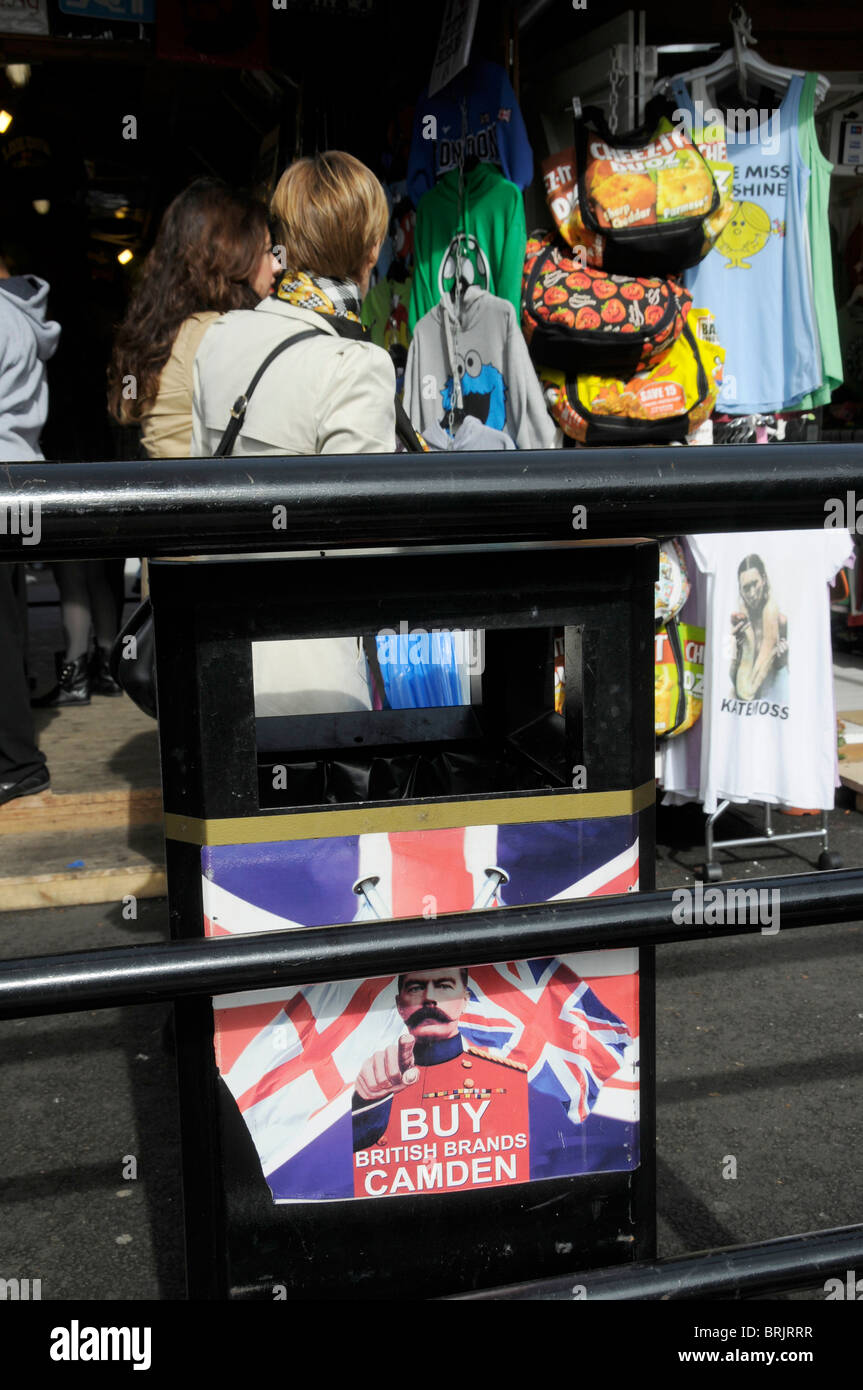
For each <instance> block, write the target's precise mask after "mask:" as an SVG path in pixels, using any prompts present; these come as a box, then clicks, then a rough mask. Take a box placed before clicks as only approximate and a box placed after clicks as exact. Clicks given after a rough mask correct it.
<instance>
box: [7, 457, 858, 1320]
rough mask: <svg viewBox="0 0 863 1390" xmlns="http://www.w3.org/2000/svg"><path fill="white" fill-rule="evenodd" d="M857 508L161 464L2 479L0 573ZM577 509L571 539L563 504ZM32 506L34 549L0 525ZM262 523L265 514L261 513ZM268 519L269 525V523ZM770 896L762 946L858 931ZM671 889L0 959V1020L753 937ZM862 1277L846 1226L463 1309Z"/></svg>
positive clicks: (576, 534) (545, 461)
mask: <svg viewBox="0 0 863 1390" xmlns="http://www.w3.org/2000/svg"><path fill="white" fill-rule="evenodd" d="M858 485H859V488H860V494H861V499H863V447H861V446H860V445H857V444H847V445H842V444H839V445H808V444H807V445H771V446H769V447H767V448H765V447H763V446H748V445H740V446H733V447H732V446H729V447H714V448H710V449H700V450H697V451H695V452H692V451H684V450H680V449H676V448H670V447H669V448H656V449H650V450H638V451H635V450H623V449H607V450H593V449H585V450H578V451H565V452H561V453H548V452H536V453H533V452H524V453H518V454H517V455H515V456H513V455H512V454H510V455H503V454H474V455H467V454H463V455H449V454H448V455H446V456H444V455H427V456H423V457H419V458H418V457H411V458H409V459H407V458H406V457H405V456H403V455H402V456H398V455H393V456H389V455H387V456H373V457H365V458H363V459H362V460H357V459H348V458H314V459H310V458H299V459H274V458H266V459H243V460H240V461H238V460H221V461H219V462H218V463H216V462H214V461H213V460H209V459H206V460H205V459H192V460H189V459H179V460H162V461H150V462H140V463H138V462H136V463H94V464H77V465H66V466H64V467H62V468H57V467H55V466H53V465H52V464H50V463H45V464H41V463H37V464H7V465H5V466H4V468H3V470H2V472H0V560H19V559H33V558H37V557H38V558H39V559H40V560H43V559H48V560H63V559H66V558H70V557H74V558H76V559H80V558H87V557H103V558H105V557H110V556H125V555H129V554H148V555H152V556H163V557H168V556H183V555H190V554H201V553H205V554H212V555H230V554H235V555H243V554H249V553H261V552H271V553H272V552H277V551H291V550H292V551H302V550H316V549H326V550H337V549H346V548H372V549H386V548H388V547H392V546H399V547H405V546H414V547H415V546H423V545H426V546H438V545H440V546H449V547H452V546H465V547H471V548H475V547H477V546H482V545H488V544H496V545H503V546H513V545H519V544H528V545H544V544H555V543H560V542H562V541H573V540H597V539H607V538H611V537H634V536H641V535H673V534H677V535H680V534H692V533H696V532H703V531H749V530H760V529H765V530H785V529H817V528H820V527H822V526H824V524H825V520H826V518H827V516H828V513H829V512H830V511H831V510H832V511H834V513H835V505H834V507H832V508H831V506H830V504H831V502H832V500H833V499H839V500H840V501H842V502H844V499H845V498H846V495H847V494H852V497H851V498H850V499H849V503H850V505H849V509H848V514H847V520H848V522H849V523H850V525H851V526H852V528H853V526H854V515H853V512H854V500H855V499H854V496H853V494H854V493H855V489H856V488H857V487H858ZM576 506H579V507H583V508H584V509H585V516H584V525H583V526H579V527H577V528H574V525H573V508H574V507H576ZM34 508H35V509H38V517H39V540H38V544H34V543H33V541H32V537H33V534H34V532H33V531H32V529H31V530H30V541H29V543H27V544H25V543H24V537H23V535H22V528H21V527H20V526H16V520H19V519H20V514H22V513H23V512H24V511H25V510H26V509H31V512H32V509H34ZM277 509H281V511H277ZM274 522H275V523H276V524H274ZM745 886H746V889H747V890H749V891H751V890H755V891H756V892H760V891H762V890H767V891H773V890H775V889H778V890H779V891H780V893H781V904H782V927H783V929H788V928H795V927H805V926H811V925H814V924H820V923H827V922H837V921H851V920H857V919H860V918H863V870H856V871H855V870H846V871H841V872H832V873H830V872H828V873H820V874H817V875H816V874H802V875H794V876H783V877H781V878H778V879H777V878H762V879H747V880H746V884H745ZM672 909H673V899H672V894H671V893H667V892H666V893H642V894H638V895H636V896H622V897H616V898H601V899H588V900H584V901H579V902H558V903H543V904H541V905H538V906H536V907H531V908H508V909H507V910H506V911H505V912H501V911H499V910H491V911H484V912H476V913H463V914H458V915H455V914H453V915H450V916H447V917H445V918H442V919H432V920H426V919H415V920H400V921H395V922H385V923H379V922H376V923H374V924H373V925H372V926H362V925H360V924H355V925H352V926H350V927H338V926H336V927H323V928H317V929H310V930H300V931H289V932H277V933H273V934H268V935H266V936H258V937H244V938H240V939H237V938H233V939H227V938H222V939H217V940H195V941H172V942H169V943H165V942H152V943H146V944H143V945H137V946H132V947H128V948H122V949H113V948H112V949H108V950H94V951H86V952H75V953H67V954H63V955H58V956H46V957H34V958H29V959H22V960H7V961H2V962H0V1017H2V1018H16V1017H25V1016H34V1015H41V1014H48V1013H58V1012H67V1011H74V1010H83V1009H93V1008H107V1007H113V1006H116V1005H118V1004H141V1003H157V1002H162V1001H164V1000H168V999H180V998H184V997H190V996H208V995H212V994H215V993H226V992H228V991H231V990H241V989H242V990H245V989H254V988H266V987H272V985H273V984H274V983H279V984H280V985H281V984H285V985H291V986H296V985H299V984H304V983H311V982H314V981H319V980H336V979H348V978H354V977H360V976H368V975H375V974H386V973H392V972H393V971H394V970H396V969H397V967H398V966H399V965H401V964H402V963H403V962H404V961H405V960H415V959H417V957H418V956H419V955H421V956H422V957H423V959H426V960H428V962H429V964H430V965H435V964H441V963H444V962H446V963H448V964H466V965H475V964H481V963H483V962H487V961H496V960H501V959H519V958H522V959H523V958H526V957H530V956H531V955H534V954H549V953H555V954H557V953H562V952H570V951H576V950H585V949H588V948H591V949H598V948H602V947H606V948H607V947H620V946H624V945H628V946H648V945H656V944H663V943H668V942H672V941H683V940H688V941H690V940H697V939H702V938H708V937H715V936H731V935H736V934H740V933H744V932H758V931H762V930H763V929H762V928H761V927H760V926H759V925H758V924H757V923H754V924H752V925H749V924H747V923H745V922H735V923H730V924H723V925H716V926H705V925H703V924H698V925H685V924H679V923H677V922H675V921H674V919H673V917H672ZM861 1260H863V1227H847V1228H842V1229H840V1230H836V1231H828V1232H816V1233H812V1234H809V1235H800V1236H792V1237H787V1238H784V1239H783V1240H780V1241H770V1242H766V1243H763V1244H758V1245H751V1246H745V1247H738V1248H736V1249H734V1250H726V1251H711V1252H707V1253H705V1254H702V1255H695V1256H688V1257H686V1258H685V1259H678V1260H672V1261H656V1262H651V1263H650V1264H638V1265H629V1266H625V1267H623V1268H620V1269H617V1268H615V1269H611V1270H607V1271H602V1270H593V1271H590V1272H589V1273H588V1274H585V1275H583V1276H579V1275H577V1274H575V1275H572V1276H567V1277H566V1278H565V1279H555V1280H546V1281H541V1282H537V1283H532V1284H527V1285H520V1286H517V1287H513V1288H509V1289H503V1290H494V1289H492V1290H486V1291H484V1292H482V1293H480V1294H471V1295H462V1296H463V1297H481V1298H488V1299H492V1298H500V1297H504V1298H516V1299H519V1298H547V1299H556V1298H571V1297H573V1293H572V1289H573V1286H574V1285H578V1284H585V1285H586V1286H587V1288H588V1293H587V1296H588V1297H598V1298H627V1299H633V1298H639V1299H640V1298H667V1297H678V1298H683V1297H704V1296H711V1295H712V1296H720V1297H721V1296H723V1295H726V1296H727V1295H729V1294H733V1295H735V1296H741V1295H744V1294H750V1295H752V1294H755V1293H769V1292H778V1291H781V1290H783V1289H789V1288H793V1287H807V1286H811V1285H812V1283H813V1274H817V1275H818V1276H819V1277H820V1278H823V1277H824V1276H825V1275H828V1274H831V1273H836V1272H840V1271H841V1270H843V1269H845V1268H847V1267H848V1266H849V1265H854V1264H855V1263H858V1262H860V1261H861Z"/></svg>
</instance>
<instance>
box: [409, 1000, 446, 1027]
mask: <svg viewBox="0 0 863 1390" xmlns="http://www.w3.org/2000/svg"><path fill="white" fill-rule="evenodd" d="M421 1023H452V1019H451V1018H448V1017H447V1015H446V1014H445V1013H444V1012H443V1010H442V1009H437V1008H435V1006H434V1004H422V1005H420V1007H419V1008H418V1009H417V1010H416V1012H415V1013H412V1014H411V1016H410V1018H409V1019H408V1020H407V1026H408V1028H418V1027H419V1025H420V1024H421Z"/></svg>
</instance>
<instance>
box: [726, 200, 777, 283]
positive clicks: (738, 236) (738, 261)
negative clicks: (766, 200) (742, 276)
mask: <svg viewBox="0 0 863 1390" xmlns="http://www.w3.org/2000/svg"><path fill="white" fill-rule="evenodd" d="M770 232H771V223H770V218H769V217H768V215H767V213H766V212H765V211H764V209H763V207H761V206H760V205H759V204H758V203H747V202H737V203H734V204H733V206H732V208H731V216H730V217H729V219H728V221H727V223H726V224H725V227H724V228H723V229H722V233H721V235H720V236H718V237H717V238H716V250H717V251H719V252H720V253H721V254H722V255H723V256H725V257H726V258H727V261H726V266H725V269H726V270H751V269H752V263H751V261H747V260H745V259H744V257H746V256H754V255H755V254H756V253H757V252H758V251H761V250H763V248H764V247H765V246H766V245H767V243H768V241H769V240H770Z"/></svg>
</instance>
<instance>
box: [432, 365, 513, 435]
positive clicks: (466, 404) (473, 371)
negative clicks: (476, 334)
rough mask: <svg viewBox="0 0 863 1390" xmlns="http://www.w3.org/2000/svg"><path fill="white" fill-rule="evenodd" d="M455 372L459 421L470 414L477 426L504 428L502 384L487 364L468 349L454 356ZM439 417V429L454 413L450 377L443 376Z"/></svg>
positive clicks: (495, 369) (495, 372) (504, 393)
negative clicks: (441, 415) (457, 387)
mask: <svg viewBox="0 0 863 1390" xmlns="http://www.w3.org/2000/svg"><path fill="white" fill-rule="evenodd" d="M456 371H457V372H458V378H459V383H460V385H461V399H462V406H461V418H462V419H463V418H464V416H466V415H473V416H474V417H475V418H476V419H477V420H479V422H480V424H483V425H488V426H489V427H490V428H491V429H493V430H502V429H505V428H506V382H505V381H504V379H503V375H502V373H501V372H500V371H499V370H498V368H497V367H495V366H494V365H493V364H492V363H491V362H483V360H482V358H481V357H480V355H479V353H478V352H477V351H476V348H468V350H467V352H465V353H464V355H463V356H462V354H461V353H458V354H457V356H456ZM441 401H442V404H443V412H444V413H443V418H442V419H441V422H440V423H441V427H442V428H443V429H446V428H447V426H448V424H449V417H450V412H455V413H456V414H458V412H457V410H456V406H455V392H454V386H453V378H452V377H451V376H450V377H447V380H446V382H445V383H444V388H443V390H442V391H441Z"/></svg>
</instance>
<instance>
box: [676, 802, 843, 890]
mask: <svg viewBox="0 0 863 1390" xmlns="http://www.w3.org/2000/svg"><path fill="white" fill-rule="evenodd" d="M739 804H741V803H738V802H731V801H721V802H720V803H719V805H718V806H717V808H716V810H715V811H713V812H711V813H710V815H708V817H707V821H706V822H705V826H704V863H703V864H702V865H700V866H699V868H698V870H697V877H698V878H701V879H704V880H705V882H707V883H718V882H719V881H720V879H721V878H722V865H721V864H720V863H719V861H718V860H717V859H716V858H715V851H716V850H717V849H739V848H742V847H743V846H753V847H754V846H759V845H760V846H762V847H763V846H764V845H771V844H780V843H782V842H784V841H786V840H823V842H824V847H823V849H822V850H821V853H820V854H819V856H818V867H819V869H841V868H842V858H841V856H840V855H838V854H836V853H835V852H834V851H833V850H831V849H830V844H829V836H830V831H829V827H828V824H827V812H826V811H822V812H821V813H820V817H821V825H820V827H819V829H818V830H788V831H784V832H782V833H777V831H775V830H774V829H773V807H772V806H771V805H770V804H769V803H768V802H760V803H758V802H751V803H750V802H744V803H742V804H744V805H759V804H760V805H761V806H762V808H763V811H764V834H763V835H744V836H742V837H741V838H738V839H735V840H716V839H715V837H714V834H713V828H714V826H715V825H716V822H717V821H718V819H719V817H720V816H721V815H723V814H724V812H725V811H727V810H728V808H729V806H732V805H739Z"/></svg>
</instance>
